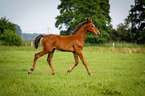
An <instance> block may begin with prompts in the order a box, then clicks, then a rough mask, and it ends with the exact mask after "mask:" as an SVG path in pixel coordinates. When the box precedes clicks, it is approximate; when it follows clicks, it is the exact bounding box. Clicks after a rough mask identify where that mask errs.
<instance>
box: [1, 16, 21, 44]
mask: <svg viewBox="0 0 145 96" xmlns="http://www.w3.org/2000/svg"><path fill="white" fill-rule="evenodd" d="M15 26H18V25H15V24H13V23H11V22H9V20H7V19H6V18H5V17H4V18H3V17H2V18H1V20H0V43H2V45H10V46H12V45H16V46H19V45H21V42H22V40H21V37H20V36H18V35H21V34H18V35H17V34H16V27H15ZM19 29H20V27H19ZM18 33H21V32H20V31H19V32H18Z"/></svg>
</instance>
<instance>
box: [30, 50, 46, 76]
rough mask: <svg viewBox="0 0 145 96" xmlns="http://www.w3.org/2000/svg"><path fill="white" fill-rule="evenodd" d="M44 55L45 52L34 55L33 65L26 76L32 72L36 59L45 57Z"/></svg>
mask: <svg viewBox="0 0 145 96" xmlns="http://www.w3.org/2000/svg"><path fill="white" fill-rule="evenodd" d="M46 53H47V52H45V51H43V50H42V51H41V52H39V53H36V54H35V57H34V61H33V65H32V67H31V69H30V71H29V72H28V74H30V73H32V71H33V70H34V68H35V65H36V61H37V59H38V58H39V57H41V56H43V55H45V54H46Z"/></svg>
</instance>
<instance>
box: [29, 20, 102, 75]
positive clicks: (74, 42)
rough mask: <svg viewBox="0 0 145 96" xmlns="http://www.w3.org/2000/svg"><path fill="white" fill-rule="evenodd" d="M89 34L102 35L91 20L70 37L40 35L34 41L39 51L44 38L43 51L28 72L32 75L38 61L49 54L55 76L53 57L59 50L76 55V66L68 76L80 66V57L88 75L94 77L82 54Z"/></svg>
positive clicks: (36, 56) (80, 26) (78, 27)
mask: <svg viewBox="0 0 145 96" xmlns="http://www.w3.org/2000/svg"><path fill="white" fill-rule="evenodd" d="M87 32H91V33H93V34H95V35H99V34H100V32H99V31H98V30H97V28H96V27H95V26H94V24H93V23H92V20H89V19H87V21H85V22H83V23H80V24H78V25H77V26H76V27H75V29H74V31H73V32H72V34H71V35H69V36H60V35H54V34H51V35H42V34H40V35H39V36H38V37H37V38H36V39H35V41H34V42H35V48H36V49H37V47H38V43H39V41H40V39H41V38H42V37H43V39H42V47H43V49H42V51H41V52H39V53H36V54H35V57H34V61H33V65H32V67H31V69H30V71H29V72H28V74H30V73H32V71H33V70H34V68H35V65H36V61H37V59H38V58H39V57H41V56H43V55H45V54H47V53H48V57H47V61H48V63H49V66H50V68H51V70H52V74H53V75H55V74H56V73H55V71H54V68H53V66H52V57H53V53H54V51H55V49H57V50H60V51H67V52H72V53H73V54H74V59H75V64H74V65H73V66H72V67H71V68H70V69H69V70H68V71H67V74H69V73H70V72H71V71H72V70H73V68H74V67H75V66H77V65H78V62H79V61H78V57H80V59H81V61H82V63H83V65H84V66H85V68H86V70H87V72H88V74H89V75H91V76H92V73H91V72H90V70H89V69H88V67H87V63H86V61H85V59H84V56H83V54H82V49H83V43H84V41H85V37H86V35H87Z"/></svg>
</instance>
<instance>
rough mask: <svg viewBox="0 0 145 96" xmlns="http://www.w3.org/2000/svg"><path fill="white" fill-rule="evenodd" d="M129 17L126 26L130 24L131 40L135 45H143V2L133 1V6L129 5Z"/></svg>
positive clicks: (139, 0)
mask: <svg viewBox="0 0 145 96" xmlns="http://www.w3.org/2000/svg"><path fill="white" fill-rule="evenodd" d="M129 12H130V13H129V16H128V17H127V19H126V24H130V25H131V28H130V29H129V30H130V34H131V35H132V40H133V41H137V43H145V40H144V39H145V0H135V4H134V5H131V9H130V11H129Z"/></svg>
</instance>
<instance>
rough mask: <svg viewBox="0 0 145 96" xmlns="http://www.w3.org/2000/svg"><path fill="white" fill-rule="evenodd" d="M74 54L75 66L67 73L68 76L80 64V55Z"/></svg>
mask: <svg viewBox="0 0 145 96" xmlns="http://www.w3.org/2000/svg"><path fill="white" fill-rule="evenodd" d="M73 54H74V59H75V64H74V65H73V66H72V67H71V68H70V69H69V70H68V71H67V74H69V73H70V72H71V71H72V70H73V69H74V67H75V66H77V65H78V63H79V59H78V55H77V54H76V53H73Z"/></svg>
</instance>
